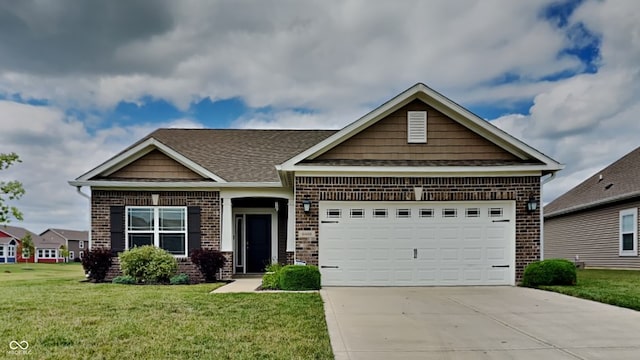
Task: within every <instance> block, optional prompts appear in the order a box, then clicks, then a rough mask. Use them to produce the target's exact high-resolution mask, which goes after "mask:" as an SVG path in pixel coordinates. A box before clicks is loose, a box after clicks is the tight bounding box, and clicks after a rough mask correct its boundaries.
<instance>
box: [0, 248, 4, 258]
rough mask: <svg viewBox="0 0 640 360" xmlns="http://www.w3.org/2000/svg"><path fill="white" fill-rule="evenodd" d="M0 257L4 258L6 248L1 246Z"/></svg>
mask: <svg viewBox="0 0 640 360" xmlns="http://www.w3.org/2000/svg"><path fill="white" fill-rule="evenodd" d="M0 256H2V257H4V246H0Z"/></svg>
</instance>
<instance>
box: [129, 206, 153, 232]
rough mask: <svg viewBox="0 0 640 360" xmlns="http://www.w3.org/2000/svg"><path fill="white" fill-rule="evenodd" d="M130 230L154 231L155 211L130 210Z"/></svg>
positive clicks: (149, 209)
mask: <svg viewBox="0 0 640 360" xmlns="http://www.w3.org/2000/svg"><path fill="white" fill-rule="evenodd" d="M129 230H143V231H144V230H153V209H152V208H142V209H129Z"/></svg>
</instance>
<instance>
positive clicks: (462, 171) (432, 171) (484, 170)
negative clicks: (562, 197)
mask: <svg viewBox="0 0 640 360" xmlns="http://www.w3.org/2000/svg"><path fill="white" fill-rule="evenodd" d="M295 176H348V177H356V176H393V177H398V176H402V177H443V176H449V177H480V176H542V170H541V169H532V168H531V167H528V168H524V167H515V166H514V167H507V166H500V167H486V166H485V167H468V166H467V167H464V166H460V167H430V168H429V169H428V170H424V169H423V170H418V169H415V168H404V167H394V168H391V167H375V168H374V167H370V168H367V169H362V168H361V167H355V166H354V167H344V168H342V169H340V170H335V169H334V170H329V169H306V170H299V171H296V172H295Z"/></svg>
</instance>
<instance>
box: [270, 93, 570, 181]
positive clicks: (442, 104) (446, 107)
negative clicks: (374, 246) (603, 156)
mask: <svg viewBox="0 0 640 360" xmlns="http://www.w3.org/2000/svg"><path fill="white" fill-rule="evenodd" d="M414 99H420V100H422V101H424V102H425V103H427V104H429V105H431V106H433V107H434V108H435V109H437V110H438V111H440V112H442V113H444V114H446V115H448V116H449V117H451V118H453V119H455V120H456V121H458V122H460V123H461V124H462V125H463V126H467V127H470V129H471V130H472V131H476V132H478V131H479V135H480V136H486V137H487V138H488V140H490V141H492V142H495V143H496V145H498V146H500V147H501V148H503V149H505V150H506V151H508V152H510V153H512V154H514V155H516V156H518V157H519V158H521V159H525V158H527V155H528V156H529V157H532V158H534V159H537V160H539V161H541V162H543V163H545V164H547V165H549V166H551V167H554V168H556V169H554V170H552V171H557V170H560V169H562V167H563V165H562V164H560V163H558V162H557V161H555V160H553V159H551V158H550V157H548V156H546V155H544V154H543V153H541V152H539V151H537V150H535V149H534V148H532V147H530V146H529V145H527V144H525V143H523V142H522V141H520V140H518V139H516V138H515V137H513V136H511V135H509V134H507V133H506V132H504V131H502V130H500V129H499V128H497V127H496V126H494V125H492V124H490V123H489V122H488V121H486V120H484V119H481V118H480V117H478V116H477V115H475V114H474V113H472V112H470V111H469V110H467V109H465V108H463V107H462V106H460V105H458V104H456V103H455V102H453V101H452V100H450V99H449V98H447V97H445V96H444V95H442V94H440V93H438V92H437V91H435V90H433V89H431V88H429V87H428V86H426V85H424V84H422V83H418V84H416V85H414V86H412V87H411V88H409V89H407V90H406V91H404V92H402V93H401V94H399V95H397V96H396V97H394V98H393V99H391V100H389V101H387V102H386V103H384V104H382V105H381V106H379V107H378V108H376V109H374V110H373V111H371V112H369V113H368V114H366V115H365V116H363V117H361V118H360V119H358V120H356V121H355V122H353V123H351V124H349V125H347V126H346V127H345V128H343V129H342V130H340V131H338V132H337V133H335V134H333V135H332V136H330V137H328V138H326V139H325V140H323V141H321V142H319V143H318V144H316V145H314V146H313V147H311V148H309V149H308V150H306V151H304V152H302V153H300V154H298V155H296V156H295V157H293V158H291V159H289V160H287V161H286V162H284V163H283V164H282V167H283V168H285V169H287V168H290V167H291V166H293V165H295V164H297V163H299V162H301V161H303V160H305V159H314V158H315V157H317V156H319V155H320V154H322V153H324V152H325V151H326V150H328V149H330V148H333V147H335V146H337V145H338V144H340V143H341V142H343V141H345V140H346V139H348V138H349V137H351V136H353V135H354V134H357V133H358V132H360V131H361V130H362V129H364V128H366V127H368V126H370V125H371V124H372V123H375V122H377V121H378V120H381V119H382V118H384V117H385V116H386V115H388V114H390V113H392V112H393V111H396V110H397V109H398V108H400V107H402V106H404V105H406V104H408V103H409V102H411V101H413V100H414Z"/></svg>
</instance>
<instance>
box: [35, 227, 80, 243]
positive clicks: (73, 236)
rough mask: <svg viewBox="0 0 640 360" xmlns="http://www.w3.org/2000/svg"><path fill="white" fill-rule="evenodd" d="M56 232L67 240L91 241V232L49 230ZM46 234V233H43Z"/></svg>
mask: <svg viewBox="0 0 640 360" xmlns="http://www.w3.org/2000/svg"><path fill="white" fill-rule="evenodd" d="M48 230H52V231H55V232H56V233H58V234H60V235H61V236H62V237H64V238H66V239H67V240H84V241H87V240H89V232H88V231H80V230H69V229H53V228H52V229H48ZM43 234H44V232H43Z"/></svg>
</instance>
